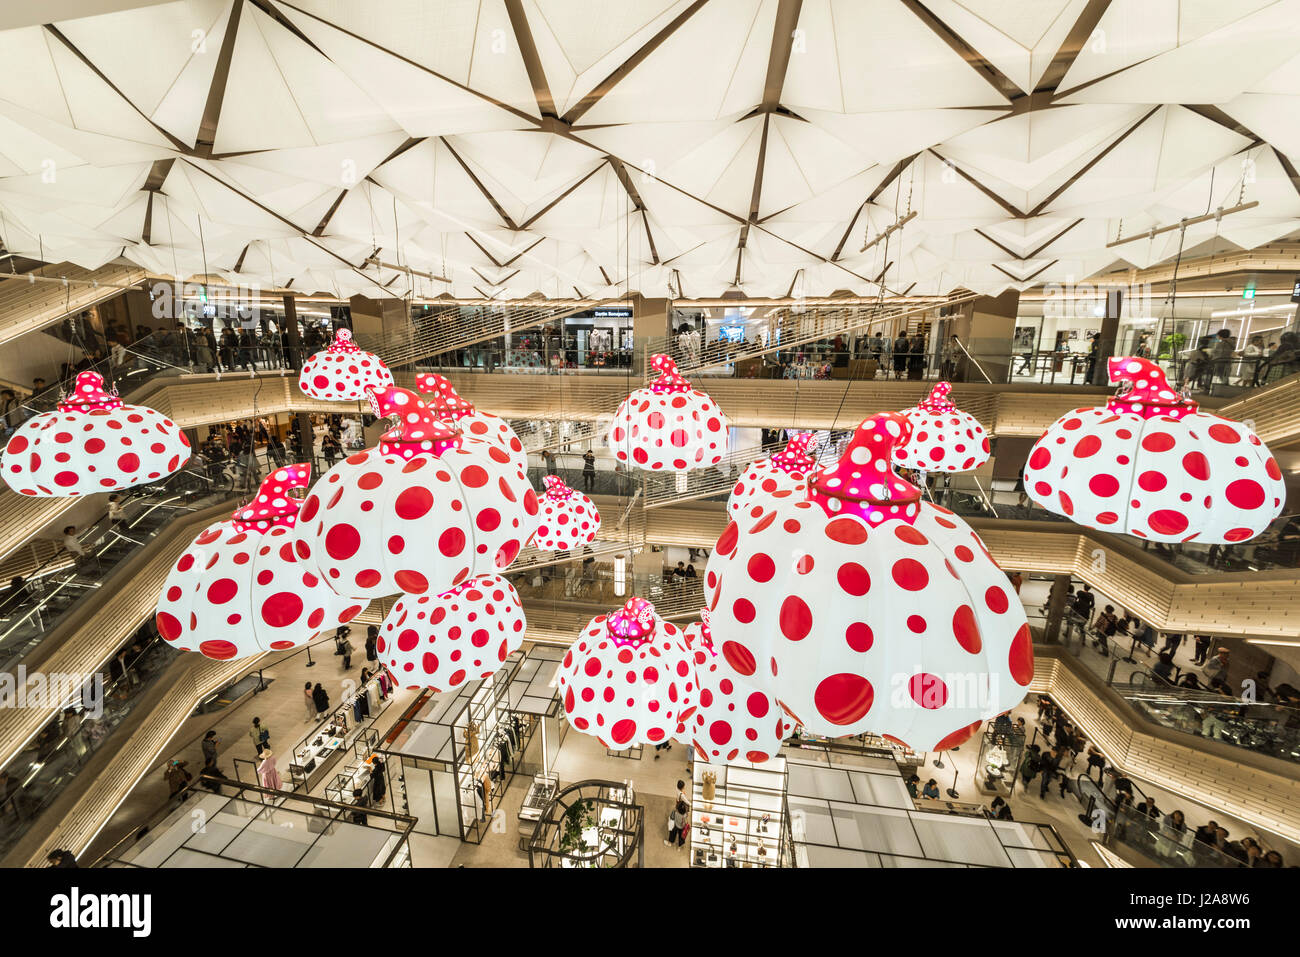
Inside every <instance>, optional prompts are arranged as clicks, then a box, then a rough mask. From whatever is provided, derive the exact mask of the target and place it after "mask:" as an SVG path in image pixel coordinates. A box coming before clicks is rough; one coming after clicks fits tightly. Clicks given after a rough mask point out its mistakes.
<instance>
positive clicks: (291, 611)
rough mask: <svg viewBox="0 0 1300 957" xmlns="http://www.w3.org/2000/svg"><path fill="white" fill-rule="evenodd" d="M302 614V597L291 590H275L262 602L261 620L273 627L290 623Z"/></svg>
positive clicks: (282, 626) (281, 626) (280, 626)
mask: <svg viewBox="0 0 1300 957" xmlns="http://www.w3.org/2000/svg"><path fill="white" fill-rule="evenodd" d="M301 615H302V599H301V598H299V597H298V596H297V595H295V594H294V593H293V592H288V591H282V592H276V593H275V594H274V595H272V596H271V597H270V598H268V599H267V600H266V601H265V602H264V603H263V604H262V620H263V621H264V622H266V623H267V624H268V625H270V626H271V627H273V628H284V627H285V626H287V625H292V624H293V623H294V622H295V621H297V620H298V618H299V616H301Z"/></svg>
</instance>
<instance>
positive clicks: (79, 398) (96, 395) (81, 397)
mask: <svg viewBox="0 0 1300 957" xmlns="http://www.w3.org/2000/svg"><path fill="white" fill-rule="evenodd" d="M120 408H122V400H121V399H119V398H118V397H117V396H116V395H109V394H108V393H107V392H105V391H104V377H103V376H102V375H100V374H99V373H98V372H91V371H90V370H89V369H87V370H86V371H85V372H79V373H77V382H76V385H75V386H73V389H72V394H71V395H69V396H66V397H65V398H64V399H63V401H61V402H60V403H59V411H60V412H90V411H92V410H94V409H104V410H106V411H110V412H111V411H113V410H114V409H120Z"/></svg>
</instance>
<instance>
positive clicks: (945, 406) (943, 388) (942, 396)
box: [916, 382, 957, 413]
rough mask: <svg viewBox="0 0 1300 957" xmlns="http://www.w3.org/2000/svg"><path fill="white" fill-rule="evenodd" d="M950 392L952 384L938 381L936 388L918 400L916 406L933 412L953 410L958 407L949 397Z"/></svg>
mask: <svg viewBox="0 0 1300 957" xmlns="http://www.w3.org/2000/svg"><path fill="white" fill-rule="evenodd" d="M950 392H952V386H951V385H950V384H949V383H947V382H936V383H935V384H934V388H933V389H931V390H930V394H929V395H927V396H926V397H925V398H924V399H922V400H921V401H920V402H918V403H917V404H916V407H917V408H918V409H924V410H925V411H926V412H933V413H943V412H953V411H955V410H956V408H957V407H956V406H955V405H953V404H952V400H951V399H949V398H948V394H949V393H950Z"/></svg>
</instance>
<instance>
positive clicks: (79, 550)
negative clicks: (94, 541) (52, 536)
mask: <svg viewBox="0 0 1300 957" xmlns="http://www.w3.org/2000/svg"><path fill="white" fill-rule="evenodd" d="M60 543H61V544H62V545H63V550H64V551H65V552H67V553H68V554H69V555H71V556H72V563H73V564H74V565H75V564H77V563H78V562H80V561H81V560H82V559H83V558H85V557H86V550H85V548H83V547H82V545H81V542H79V541H78V540H77V526H75V525H68V526H66V527H65V528H64V529H63V538H62V539H61V540H60Z"/></svg>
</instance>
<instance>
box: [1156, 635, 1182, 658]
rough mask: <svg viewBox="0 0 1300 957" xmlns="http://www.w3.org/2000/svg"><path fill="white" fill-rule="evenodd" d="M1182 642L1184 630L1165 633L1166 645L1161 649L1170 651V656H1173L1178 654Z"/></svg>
mask: <svg viewBox="0 0 1300 957" xmlns="http://www.w3.org/2000/svg"><path fill="white" fill-rule="evenodd" d="M1182 643H1183V635H1182V632H1177V631H1171V632H1170V633H1169V634H1167V635H1165V645H1164V647H1163V648H1161V649H1160V650H1161V651H1167V652H1169V656H1170V657H1171V658H1172V657H1173V656H1174V655H1176V654H1178V647H1179V645H1181V644H1182Z"/></svg>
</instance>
